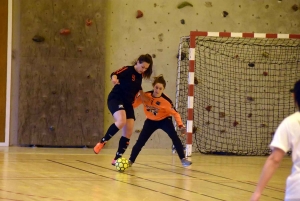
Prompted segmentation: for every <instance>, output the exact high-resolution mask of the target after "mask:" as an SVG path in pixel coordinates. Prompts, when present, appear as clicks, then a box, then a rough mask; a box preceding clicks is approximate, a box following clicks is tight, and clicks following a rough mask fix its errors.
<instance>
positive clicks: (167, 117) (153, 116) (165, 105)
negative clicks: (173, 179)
mask: <svg viewBox="0 0 300 201" xmlns="http://www.w3.org/2000/svg"><path fill="white" fill-rule="evenodd" d="M152 86H153V90H152V91H148V92H145V93H144V96H148V97H149V98H150V100H149V101H147V102H143V104H144V112H145V115H146V117H147V119H146V120H145V123H144V126H143V128H142V131H141V133H140V135H139V138H138V140H137V142H136V143H135V145H134V146H133V148H132V151H131V155H130V158H129V164H130V166H131V165H132V163H134V162H135V160H136V158H137V156H138V155H139V153H140V151H141V149H142V147H143V146H144V145H145V144H146V142H147V141H148V139H149V138H150V136H151V135H152V134H153V133H154V131H156V130H157V129H162V130H163V131H165V132H166V133H167V134H168V135H169V137H170V138H171V140H172V142H173V144H174V146H175V149H176V151H177V153H178V156H179V158H180V160H181V163H182V165H183V166H185V167H186V166H189V165H191V164H192V162H190V161H188V160H187V159H186V158H185V155H184V151H183V146H182V143H181V141H180V139H179V137H178V135H177V132H176V131H175V128H174V125H173V121H172V116H174V118H175V121H176V123H177V125H178V127H179V128H180V129H184V130H185V126H184V125H183V123H182V120H181V117H180V115H179V113H178V112H177V111H176V110H175V109H174V107H173V103H172V101H171V100H170V98H169V97H168V96H166V95H165V94H164V93H163V91H164V89H165V87H166V81H165V79H164V77H163V76H162V75H160V76H158V77H155V78H154V81H153V83H152ZM140 104H142V100H141V97H140V96H139V94H138V95H137V96H136V98H135V102H134V103H133V107H137V106H139V105H140Z"/></svg>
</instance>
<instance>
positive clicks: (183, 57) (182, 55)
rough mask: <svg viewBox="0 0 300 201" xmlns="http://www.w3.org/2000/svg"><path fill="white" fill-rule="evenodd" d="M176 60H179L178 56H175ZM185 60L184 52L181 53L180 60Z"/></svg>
mask: <svg viewBox="0 0 300 201" xmlns="http://www.w3.org/2000/svg"><path fill="white" fill-rule="evenodd" d="M176 58H177V59H178V58H179V54H177V56H176ZM185 58H186V53H185V52H181V58H180V60H184V59H185Z"/></svg>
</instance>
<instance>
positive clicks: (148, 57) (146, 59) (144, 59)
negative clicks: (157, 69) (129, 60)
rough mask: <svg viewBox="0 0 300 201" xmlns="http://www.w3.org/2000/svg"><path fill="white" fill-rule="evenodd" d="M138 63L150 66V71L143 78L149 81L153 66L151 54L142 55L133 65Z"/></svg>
mask: <svg viewBox="0 0 300 201" xmlns="http://www.w3.org/2000/svg"><path fill="white" fill-rule="evenodd" d="M137 62H139V63H143V62H146V63H148V64H149V67H148V69H147V70H146V71H145V72H144V73H143V78H145V79H149V78H150V77H151V75H152V66H153V60H152V57H151V55H150V54H142V55H140V56H139V58H138V59H137V60H135V61H134V62H133V65H135V64H137Z"/></svg>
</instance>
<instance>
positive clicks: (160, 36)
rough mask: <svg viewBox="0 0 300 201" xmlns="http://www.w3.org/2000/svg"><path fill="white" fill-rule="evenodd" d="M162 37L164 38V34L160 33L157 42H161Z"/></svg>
mask: <svg viewBox="0 0 300 201" xmlns="http://www.w3.org/2000/svg"><path fill="white" fill-rule="evenodd" d="M163 37H164V34H162V33H161V34H159V35H158V40H159V42H162V41H163Z"/></svg>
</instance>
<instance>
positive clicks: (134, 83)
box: [110, 66, 143, 103]
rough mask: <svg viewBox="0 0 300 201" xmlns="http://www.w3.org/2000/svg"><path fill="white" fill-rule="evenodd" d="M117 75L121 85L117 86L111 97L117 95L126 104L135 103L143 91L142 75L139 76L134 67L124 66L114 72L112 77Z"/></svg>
mask: <svg viewBox="0 0 300 201" xmlns="http://www.w3.org/2000/svg"><path fill="white" fill-rule="evenodd" d="M113 75H116V76H117V77H118V79H119V83H120V84H116V85H115V86H114V88H113V89H112V91H111V92H110V93H111V95H114V96H115V95H116V96H118V98H120V99H122V100H123V101H124V102H127V103H133V101H134V98H135V95H136V94H137V93H138V92H139V91H140V90H142V79H143V76H142V74H139V73H138V72H137V71H136V70H135V69H134V66H124V67H123V68H120V69H119V70H117V71H115V72H113V73H112V74H111V76H113Z"/></svg>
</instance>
